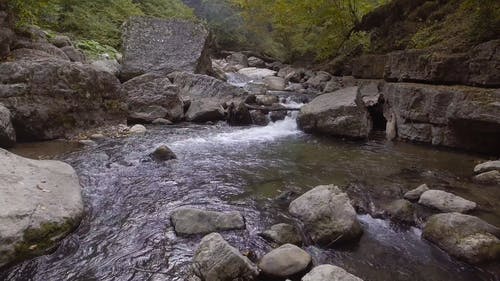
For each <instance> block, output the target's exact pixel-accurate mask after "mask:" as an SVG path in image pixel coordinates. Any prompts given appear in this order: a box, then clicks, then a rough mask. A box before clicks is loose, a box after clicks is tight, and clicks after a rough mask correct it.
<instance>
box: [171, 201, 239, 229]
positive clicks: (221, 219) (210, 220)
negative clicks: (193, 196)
mask: <svg viewBox="0 0 500 281" xmlns="http://www.w3.org/2000/svg"><path fill="white" fill-rule="evenodd" d="M171 220H172V224H173V225H174V228H175V232H176V233H177V234H181V235H192V234H206V233H210V232H215V231H225V230H234V229H243V228H245V220H244V219H243V216H242V215H241V214H240V213H239V212H237V211H233V212H214V211H205V210H200V209H195V208H184V207H183V208H178V209H176V210H175V211H174V212H173V213H172V216H171Z"/></svg>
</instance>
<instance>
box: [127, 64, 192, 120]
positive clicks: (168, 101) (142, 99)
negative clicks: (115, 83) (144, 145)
mask: <svg viewBox="0 0 500 281" xmlns="http://www.w3.org/2000/svg"><path fill="white" fill-rule="evenodd" d="M122 89H123V94H124V95H125V99H126V102H127V104H128V106H129V121H132V122H145V123H151V122H153V121H154V120H155V119H158V118H166V119H169V120H171V121H177V120H180V119H181V118H182V117H183V115H184V109H183V102H182V100H181V97H180V95H179V88H178V87H177V86H175V85H173V84H172V82H170V80H169V79H168V77H167V76H165V75H163V74H161V73H154V72H151V73H147V74H144V75H141V76H138V77H135V78H133V79H131V80H128V81H127V82H125V83H124V84H123V87H122Z"/></svg>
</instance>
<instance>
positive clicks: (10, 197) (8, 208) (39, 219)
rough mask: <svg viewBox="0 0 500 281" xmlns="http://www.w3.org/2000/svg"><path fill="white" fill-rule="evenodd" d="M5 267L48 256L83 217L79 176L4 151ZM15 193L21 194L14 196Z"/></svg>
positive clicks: (1, 260) (0, 247)
mask: <svg viewBox="0 0 500 281" xmlns="http://www.w3.org/2000/svg"><path fill="white" fill-rule="evenodd" d="M0 162H1V163H9V164H8V165H0V182H1V183H2V184H0V241H1V243H0V253H1V254H0V267H2V266H4V265H6V264H8V263H11V262H19V261H22V260H24V259H26V258H29V257H34V256H38V255H42V254H45V253H46V251H48V250H51V249H53V248H54V247H55V246H56V245H57V242H58V241H60V240H61V239H62V238H64V237H65V236H66V235H67V234H68V233H69V232H71V231H72V230H73V228H74V227H76V226H77V225H78V223H79V221H80V219H81V217H82V215H83V201H82V196H81V190H80V183H79V181H78V176H77V175H76V173H75V171H74V170H73V168H72V167H71V166H69V165H68V164H65V163H63V162H59V161H46V160H44V161H39V160H31V159H27V158H23V157H19V156H17V155H14V154H12V153H10V152H8V151H6V150H2V149H0ZM13 190H15V192H13Z"/></svg>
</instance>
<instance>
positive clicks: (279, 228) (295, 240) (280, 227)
mask: <svg viewBox="0 0 500 281" xmlns="http://www.w3.org/2000/svg"><path fill="white" fill-rule="evenodd" d="M260 235H261V236H262V237H264V238H265V239H267V240H269V241H271V242H274V243H276V244H278V245H284V244H294V245H301V244H302V237H300V235H299V233H298V231H297V229H296V228H295V226H293V225H291V224H287V223H279V224H275V225H273V226H271V228H270V229H268V230H266V231H264V232H262V233H261V234H260Z"/></svg>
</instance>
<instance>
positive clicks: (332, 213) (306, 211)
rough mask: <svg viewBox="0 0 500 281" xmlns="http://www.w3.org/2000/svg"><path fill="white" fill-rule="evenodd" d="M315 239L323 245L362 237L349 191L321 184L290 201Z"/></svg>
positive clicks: (294, 214) (293, 210)
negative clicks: (346, 192) (348, 194)
mask: <svg viewBox="0 0 500 281" xmlns="http://www.w3.org/2000/svg"><path fill="white" fill-rule="evenodd" d="M289 211H290V213H291V214H292V215H293V216H294V217H297V218H298V219H300V220H301V221H302V222H303V223H304V226H305V230H306V231H307V232H308V233H309V235H310V236H311V238H312V240H313V241H314V242H316V243H319V244H323V245H332V244H333V243H335V242H343V241H349V240H353V239H356V238H358V237H359V236H360V235H361V234H362V232H363V230H362V228H361V225H360V223H359V221H358V219H357V217H356V211H355V210H354V207H353V206H352V205H351V203H350V200H349V197H348V196H347V194H345V193H343V192H341V191H340V189H339V188H338V187H336V186H333V185H321V186H318V187H315V188H314V189H312V190H310V191H308V192H306V193H305V194H303V195H302V196H300V197H299V198H297V199H295V200H294V201H292V203H290V207H289Z"/></svg>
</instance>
